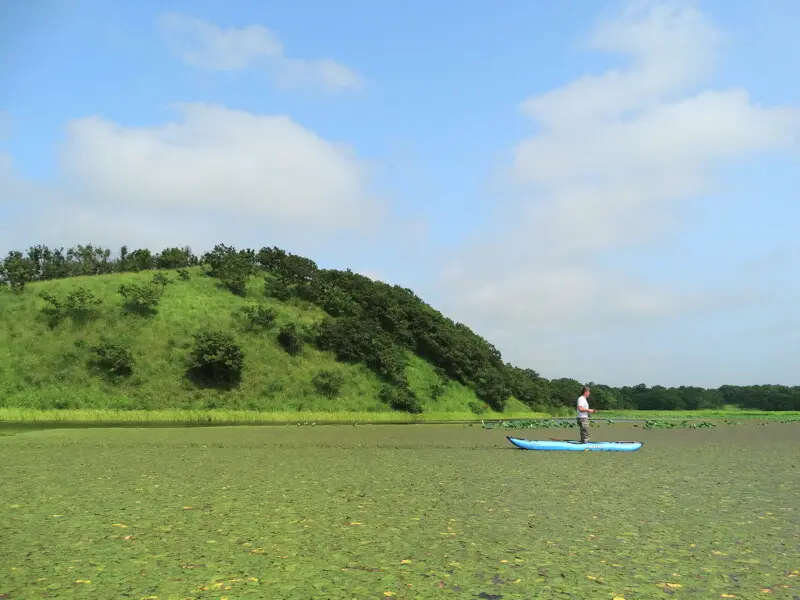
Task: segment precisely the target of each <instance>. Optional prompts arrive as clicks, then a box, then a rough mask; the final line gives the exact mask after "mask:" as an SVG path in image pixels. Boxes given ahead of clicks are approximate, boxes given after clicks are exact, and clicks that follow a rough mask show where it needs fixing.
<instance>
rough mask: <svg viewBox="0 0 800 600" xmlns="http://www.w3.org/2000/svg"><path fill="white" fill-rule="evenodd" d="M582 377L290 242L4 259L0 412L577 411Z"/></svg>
mask: <svg viewBox="0 0 800 600" xmlns="http://www.w3.org/2000/svg"><path fill="white" fill-rule="evenodd" d="M586 383H587V384H588V385H589V386H590V387H591V388H592V406H593V408H598V409H600V410H604V411H606V410H630V409H636V410H655V411H685V410H689V411H694V410H719V409H721V408H723V407H726V406H732V407H741V408H748V409H757V410H770V411H789V410H800V386H792V387H788V386H783V385H751V386H732V385H723V386H720V387H718V388H716V389H704V388H701V387H696V386H679V387H664V386H661V385H653V386H651V387H650V386H647V385H645V384H637V385H633V386H623V387H611V386H608V385H603V384H601V383H596V382H586ZM582 385H583V382H579V381H577V380H575V379H572V378H566V377H565V378H559V379H551V380H548V379H546V378H544V377H541V376H540V375H539V373H537V372H536V371H535V370H533V369H532V368H527V367H525V368H523V367H518V366H515V365H512V364H510V363H506V362H505V361H504V360H503V358H502V356H501V354H500V352H499V351H498V350H497V348H495V347H494V346H493V345H492V344H491V343H490V342H489V341H488V340H485V339H483V338H482V337H481V336H479V335H477V334H476V333H475V332H474V331H472V330H471V329H470V328H469V327H468V326H467V325H465V324H463V323H458V322H455V321H453V320H452V319H450V318H448V317H447V316H446V315H443V314H441V313H440V312H439V311H437V310H435V309H434V308H433V307H431V306H430V305H428V304H427V303H426V302H425V301H424V300H423V299H422V298H419V297H418V296H416V294H415V293H414V292H413V291H412V290H410V289H406V288H402V287H400V286H396V285H394V286H393V285H388V284H386V283H383V282H380V281H373V280H372V279H369V278H367V277H364V276H362V275H359V274H357V273H353V272H352V271H350V270H349V269H348V270H339V269H323V268H320V267H318V266H317V264H316V263H315V262H314V261H313V260H311V259H309V258H306V257H303V256H299V255H295V254H292V253H290V252H287V251H285V250H282V249H280V248H276V247H271V248H270V247H263V248H261V249H260V250H258V251H256V250H254V249H249V248H248V249H244V250H237V249H236V248H234V247H232V246H226V245H224V244H218V245H217V246H215V247H214V249H213V250H211V251H209V252H206V253H205V254H203V255H202V256H199V257H198V256H195V255H194V254H193V253H192V252H191V250H190V249H189V248H166V249H164V250H163V251H162V252H160V253H153V252H151V251H150V250H148V249H137V250H134V251H133V252H129V251H128V249H127V247H125V246H123V247H121V249H120V251H119V254H118V255H117V256H114V257H112V255H111V251H110V250H109V249H106V248H100V247H94V246H91V245H87V246H80V245H79V246H76V247H74V248H69V249H68V250H67V251H64V250H63V248H58V249H51V248H48V247H47V246H33V247H31V248H29V249H28V250H27V253H25V254H23V253H22V252H20V251H17V250H14V251H11V252H9V253H8V256H6V258H5V259H4V260H3V261H2V263H0V409H2V408H3V407H5V408H11V409H61V410H64V409H88V410H95V409H125V410H144V411H153V410H160V411H170V410H182V409H194V410H195V411H207V410H221V409H225V410H227V411H260V412H262V413H263V412H264V411H281V412H283V413H286V414H288V412H292V411H306V412H309V411H314V412H319V413H322V412H326V413H332V412H342V411H346V412H353V411H357V412H358V413H361V414H370V413H371V414H374V413H375V412H386V411H389V412H391V411H395V412H397V411H402V412H405V413H410V414H411V415H419V414H420V413H425V414H426V415H433V414H436V413H439V414H442V413H448V414H455V413H462V414H463V413H465V412H466V413H467V414H470V413H471V414H477V415H485V416H488V411H492V413H493V414H495V415H497V414H502V415H503V416H509V417H510V415H511V414H516V413H521V412H528V413H530V412H531V411H533V412H537V413H549V414H561V413H564V414H572V411H574V406H575V398H576V397H577V396H578V394H579V393H580V390H581V387H582ZM165 414H167V413H165ZM170 418H171V417H170Z"/></svg>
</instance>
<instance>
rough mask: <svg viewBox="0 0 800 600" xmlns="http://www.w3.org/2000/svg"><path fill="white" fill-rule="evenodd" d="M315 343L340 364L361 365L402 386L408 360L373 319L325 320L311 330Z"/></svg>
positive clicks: (346, 318) (343, 318)
mask: <svg viewBox="0 0 800 600" xmlns="http://www.w3.org/2000/svg"><path fill="white" fill-rule="evenodd" d="M314 343H315V344H316V346H317V347H318V348H319V349H320V350H328V351H332V352H333V353H334V354H335V355H336V358H337V359H338V360H340V361H342V362H349V363H358V362H363V363H365V364H366V365H367V366H368V367H369V368H371V369H372V370H373V371H375V372H376V373H377V374H378V375H380V376H381V377H382V378H384V379H385V380H386V381H389V382H391V383H397V384H400V383H405V368H406V364H407V362H408V358H407V356H406V354H405V352H404V351H403V349H402V348H400V347H398V346H397V345H396V344H395V343H394V341H393V340H392V337H391V336H390V335H389V334H387V333H386V332H385V331H384V330H383V329H382V328H381V327H380V325H379V324H378V323H377V322H376V321H375V320H373V319H368V318H367V319H361V318H357V317H341V318H338V319H334V318H331V317H326V318H325V319H323V320H322V321H321V322H319V323H317V324H316V326H315V328H314Z"/></svg>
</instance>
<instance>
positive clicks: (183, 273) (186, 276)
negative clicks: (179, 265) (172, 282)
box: [177, 269, 192, 281]
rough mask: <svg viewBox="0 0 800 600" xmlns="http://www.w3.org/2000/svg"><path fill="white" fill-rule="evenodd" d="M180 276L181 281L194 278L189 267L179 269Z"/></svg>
mask: <svg viewBox="0 0 800 600" xmlns="http://www.w3.org/2000/svg"><path fill="white" fill-rule="evenodd" d="M177 273H178V277H180V278H181V281H189V279H191V278H192V276H191V274H190V273H189V269H178V271H177Z"/></svg>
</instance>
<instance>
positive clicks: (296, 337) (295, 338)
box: [278, 323, 303, 355]
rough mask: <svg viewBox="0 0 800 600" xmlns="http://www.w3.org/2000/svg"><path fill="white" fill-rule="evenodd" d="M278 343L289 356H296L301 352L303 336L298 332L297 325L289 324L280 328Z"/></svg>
mask: <svg viewBox="0 0 800 600" xmlns="http://www.w3.org/2000/svg"><path fill="white" fill-rule="evenodd" d="M278 343H279V344H280V345H281V347H282V348H283V349H284V350H286V352H288V353H289V354H291V355H297V354H300V352H301V351H302V350H303V335H302V333H301V332H300V331H298V329H297V325H295V324H294V323H289V324H288V325H284V326H283V327H281V330H280V333H278Z"/></svg>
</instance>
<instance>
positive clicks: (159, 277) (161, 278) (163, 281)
mask: <svg viewBox="0 0 800 600" xmlns="http://www.w3.org/2000/svg"><path fill="white" fill-rule="evenodd" d="M150 283H151V284H153V285H155V286H157V287H160V288H161V293H162V294H163V293H164V288H166V287H167V286H168V285H169V284H170V283H172V280H171V279H170V278H169V277H167V276H166V275H165V274H164V273H156V274H155V275H153V279H151V280H150Z"/></svg>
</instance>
